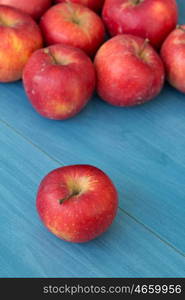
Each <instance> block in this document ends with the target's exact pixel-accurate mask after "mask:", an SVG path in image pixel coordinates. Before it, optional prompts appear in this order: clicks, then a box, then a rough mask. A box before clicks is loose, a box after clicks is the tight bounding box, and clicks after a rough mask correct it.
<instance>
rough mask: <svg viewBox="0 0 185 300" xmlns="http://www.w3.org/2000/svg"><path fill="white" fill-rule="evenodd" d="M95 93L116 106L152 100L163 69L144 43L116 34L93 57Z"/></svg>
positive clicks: (144, 41)
mask: <svg viewBox="0 0 185 300" xmlns="http://www.w3.org/2000/svg"><path fill="white" fill-rule="evenodd" d="M95 69H96V72H97V91H98V94H99V95H100V97H101V98H102V99H103V100H105V101H107V102H109V103H110V104H112V105H116V106H133V105H136V104H140V103H144V102H146V101H149V100H151V99H153V98H154V97H156V96H157V95H158V94H159V92H160V91H161V89H162V86H163V83H164V67H163V63H162V61H161V59H160V57H159V55H158V54H157V52H156V51H155V50H154V49H153V48H152V46H150V45H149V43H148V41H147V40H144V39H142V38H140V37H136V36H133V35H127V34H123V35H117V36H115V37H113V38H112V39H110V40H108V41H107V42H106V43H105V44H104V45H103V46H101V48H100V49H99V50H98V52H97V54H96V57H95Z"/></svg>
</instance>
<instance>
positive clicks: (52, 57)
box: [47, 49, 58, 65]
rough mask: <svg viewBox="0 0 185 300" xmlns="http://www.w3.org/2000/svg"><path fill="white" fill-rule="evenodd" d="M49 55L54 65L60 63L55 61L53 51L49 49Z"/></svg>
mask: <svg viewBox="0 0 185 300" xmlns="http://www.w3.org/2000/svg"><path fill="white" fill-rule="evenodd" d="M47 53H48V55H49V56H50V57H51V59H52V62H53V64H55V65H58V61H57V60H56V59H55V57H54V56H53V54H52V53H51V51H50V50H49V49H48V52H47Z"/></svg>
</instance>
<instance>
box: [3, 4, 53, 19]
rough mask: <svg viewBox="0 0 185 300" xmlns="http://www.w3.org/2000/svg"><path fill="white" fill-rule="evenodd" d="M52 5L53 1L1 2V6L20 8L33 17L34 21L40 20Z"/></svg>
mask: <svg viewBox="0 0 185 300" xmlns="http://www.w3.org/2000/svg"><path fill="white" fill-rule="evenodd" d="M51 3H52V0H27V1H26V0H0V4H5V5H9V6H12V7H15V8H19V9H21V10H22V11H24V12H25V13H28V14H29V15H31V16H32V17H33V18H34V19H39V18H40V17H41V15H42V14H43V13H44V12H45V11H46V10H47V9H48V8H49V7H50V6H51Z"/></svg>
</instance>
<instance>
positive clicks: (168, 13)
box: [102, 0, 178, 49]
mask: <svg viewBox="0 0 185 300" xmlns="http://www.w3.org/2000/svg"><path fill="white" fill-rule="evenodd" d="M138 1H139V0H106V1H105V4H104V7H103V13H102V17H103V20H104V23H105V24H106V26H107V29H108V31H109V33H110V34H111V36H114V35H117V34H122V33H127V34H133V35H136V36H140V37H142V38H148V39H149V40H150V43H151V44H152V45H153V46H154V47H155V48H157V49H159V48H160V46H161V45H162V43H163V41H164V40H165V38H166V37H167V35H168V34H169V33H170V32H171V31H172V30H173V29H174V28H175V26H176V24H177V20H178V9H177V3H176V0H140V1H139V3H137V4H136V2H138Z"/></svg>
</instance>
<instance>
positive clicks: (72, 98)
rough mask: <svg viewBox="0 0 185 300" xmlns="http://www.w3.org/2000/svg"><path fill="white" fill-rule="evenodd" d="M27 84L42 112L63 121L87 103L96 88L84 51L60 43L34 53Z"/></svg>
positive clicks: (26, 89) (27, 66) (28, 71)
mask: <svg viewBox="0 0 185 300" xmlns="http://www.w3.org/2000/svg"><path fill="white" fill-rule="evenodd" d="M23 83H24V87H25V91H26V93H27V96H28V98H29V100H30V102H31V103H32V105H33V107H34V108H35V109H36V111H37V112H38V113H40V114H41V115H42V116H44V117H46V118H49V119H55V120H63V119H67V118H70V117H72V116H74V115H76V114H77V113H78V112H79V111H80V110H82V108H83V107H84V106H85V105H86V104H87V102H88V100H89V99H90V97H91V96H92V93H93V91H94V88H95V70H94V66H93V64H92V62H91V60H90V58H89V57H88V56H87V55H86V54H85V53H84V52H83V51H81V50H80V49H77V48H74V47H71V46H68V45H62V44H57V45H52V46H50V47H48V48H45V49H40V50H38V51H36V52H34V54H33V55H32V56H31V58H30V59H29V61H28V63H27V65H26V67H25V69H24V73H23Z"/></svg>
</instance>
